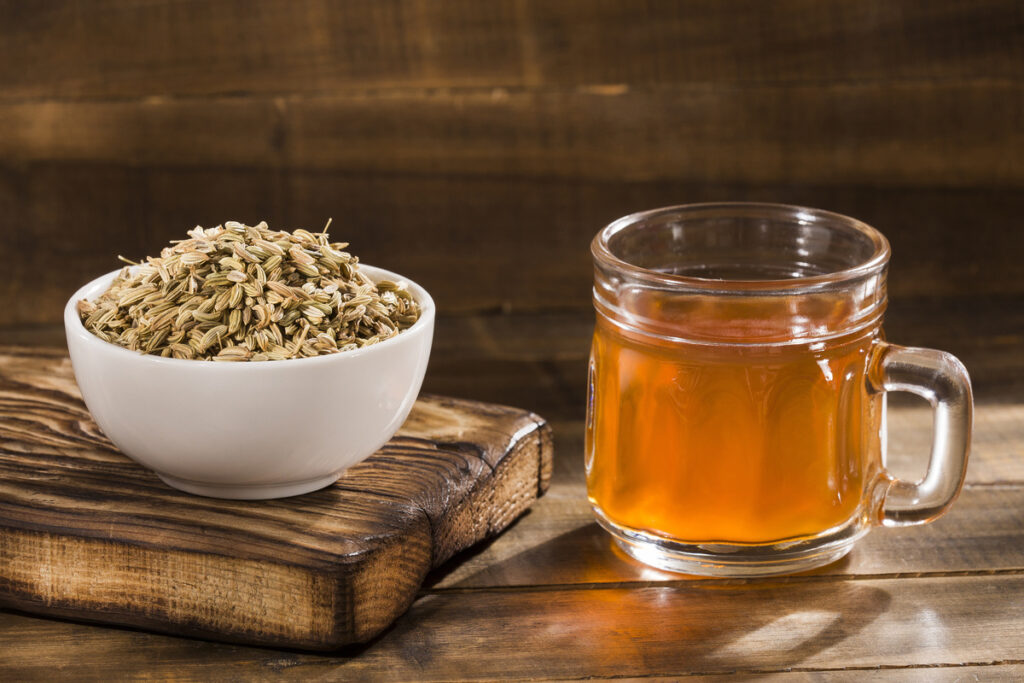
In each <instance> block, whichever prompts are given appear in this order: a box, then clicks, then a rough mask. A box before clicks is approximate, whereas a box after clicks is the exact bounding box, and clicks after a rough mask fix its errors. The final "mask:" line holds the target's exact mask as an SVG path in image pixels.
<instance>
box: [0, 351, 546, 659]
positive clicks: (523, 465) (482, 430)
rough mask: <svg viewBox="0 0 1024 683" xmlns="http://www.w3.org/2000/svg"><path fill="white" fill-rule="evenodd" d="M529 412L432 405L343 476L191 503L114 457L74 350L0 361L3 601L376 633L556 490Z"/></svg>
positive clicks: (261, 628) (139, 617) (154, 624)
mask: <svg viewBox="0 0 1024 683" xmlns="http://www.w3.org/2000/svg"><path fill="white" fill-rule="evenodd" d="M550 472H551V444H550V435H549V430H548V428H547V427H546V426H545V424H544V422H543V421H542V420H541V419H540V418H538V417H537V416H536V415H533V414H531V413H527V412H525V411H520V410H516V409H512V408H505V407H501V406H493V405H480V404H476V403H472V402H468V401H460V400H455V399H445V398H440V397H425V398H422V399H421V400H420V401H419V402H418V403H417V406H416V407H415V408H414V411H413V413H412V414H411V415H410V418H409V419H408V420H407V421H406V424H405V425H404V426H403V428H402V430H401V431H400V432H399V434H398V435H396V436H395V438H393V439H392V440H391V441H390V442H389V443H388V444H386V445H385V446H384V447H383V448H382V449H381V450H380V451H378V453H376V454H375V455H374V456H371V458H370V459H368V460H366V461H364V462H363V463H361V464H359V465H356V466H354V467H352V468H350V469H349V470H347V471H346V473H345V474H344V475H343V476H342V478H341V479H340V480H339V481H338V482H337V483H336V484H335V485H332V486H330V487H328V488H326V489H322V490H320V491H317V492H314V493H311V494H307V495H305V496H301V497H296V498H290V499H281V500H275V501H261V502H258V503H251V502H240V501H223V500H214V499H208V498H201V497H197V496H190V495H187V494H183V493H181V492H178V491H175V490H172V489H170V488H168V487H166V486H164V485H163V484H161V483H160V482H159V481H158V480H157V479H156V477H155V475H153V474H152V473H151V472H149V471H147V470H144V469H142V468H141V467H139V466H137V465H136V464H134V463H133V462H131V461H129V460H128V459H127V458H126V457H124V456H123V455H121V454H120V453H118V452H117V451H116V450H115V449H114V447H113V446H112V445H111V444H110V443H109V442H108V441H107V440H106V438H105V437H104V436H103V435H102V434H101V433H100V432H99V430H98V428H97V427H96V425H95V424H94V423H93V422H92V420H91V419H90V418H89V416H88V413H87V411H86V409H85V406H84V405H83V404H82V403H81V399H80V397H79V394H78V391H77V387H76V386H75V384H74V380H73V378H72V376H71V368H70V363H69V361H68V359H67V358H66V357H65V356H64V355H63V354H53V353H35V352H31V351H22V352H8V353H5V354H3V355H0V527H2V529H3V533H2V534H0V604H3V605H6V606H14V607H18V608H20V609H25V610H29V611H34V612H40V613H44V614H56V615H61V616H70V617H78V618H86V619H91V620H96V621H103V622H108V623H114V624H132V625H136V626H144V627H147V628H153V629H157V630H164V631H169V632H173V633H188V634H192V635H200V636H205V637H213V638H224V639H228V640H235V641H241V642H253V643H264V644H274V645H280V646H291V647H303V648H308V649H323V648H332V647H337V646H339V645H341V644H345V643H350V642H361V641H365V640H367V639H369V638H370V637H372V636H373V635H375V634H376V633H378V632H379V631H380V630H381V629H383V628H384V627H386V626H387V625H388V624H389V623H390V622H391V621H392V620H393V619H394V618H395V617H396V616H397V615H399V614H401V613H402V612H403V611H404V610H405V609H406V608H407V607H408V605H409V604H410V603H411V601H412V599H413V596H414V595H415V592H416V590H417V588H418V586H419V585H420V583H421V581H422V580H423V577H424V576H425V574H426V572H427V571H428V570H429V569H430V568H431V567H432V566H436V565H438V564H440V563H442V562H444V561H445V560H446V559H448V558H449V557H450V556H451V555H452V554H454V553H455V552H457V551H459V550H462V549H464V548H466V547H468V546H469V545H471V544H473V543H475V542H477V541H479V540H481V539H483V538H487V537H490V536H493V535H494V534H496V533H498V532H499V531H501V530H502V529H503V528H504V527H506V526H507V525H508V524H509V523H511V521H512V520H513V519H515V517H517V516H518V515H519V514H520V513H522V511H523V510H525V509H526V508H527V507H528V506H529V505H530V503H531V502H532V501H533V500H534V499H535V498H536V497H537V496H539V495H541V494H542V493H543V492H544V490H545V489H546V488H547V485H548V480H549V478H550Z"/></svg>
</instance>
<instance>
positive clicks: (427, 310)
mask: <svg viewBox="0 0 1024 683" xmlns="http://www.w3.org/2000/svg"><path fill="white" fill-rule="evenodd" d="M359 268H360V270H362V271H363V272H364V273H366V274H367V275H369V276H370V278H371V279H372V280H374V281H377V280H392V281H395V282H399V281H401V282H405V283H406V285H407V286H408V287H409V290H410V291H411V292H412V294H413V296H414V297H415V298H416V301H417V302H418V303H419V304H420V317H419V319H418V320H417V321H416V322H415V323H413V324H412V326H410V327H408V328H407V329H405V330H402V331H401V332H400V333H399V334H396V335H395V336H393V337H390V338H388V339H385V340H383V341H380V342H377V343H376V344H372V345H370V346H364V347H361V348H358V349H351V350H349V351H340V352H338V353H331V354H326V355H322V356H311V357H306V358H285V359H284V360H273V361H271V360H267V361H262V362H244V363H217V362H214V361H212V360H198V359H187V358H164V357H163V356H154V355H152V354H148V353H141V352H139V351H132V350H130V349H126V348H124V347H123V346H119V345H118V344H114V343H113V342H108V341H104V340H103V339H100V338H99V337H97V336H96V335H94V334H93V333H92V332H90V331H89V330H87V329H86V327H85V325H84V324H83V323H82V320H81V318H79V317H78V301H79V300H81V299H86V298H90V297H89V296H87V293H90V292H92V290H97V291H96V292H95V293H94V294H92V297H95V296H98V295H99V294H101V293H102V292H104V291H106V288H107V287H108V286H109V284H110V282H111V281H113V279H114V278H115V277H116V276H117V274H118V273H120V272H121V271H122V270H123V268H118V269H117V270H112V271H110V272H109V273H105V274H103V275H100V276H99V277H96V278H94V279H92V280H90V281H89V282H87V283H86V284H84V285H82V286H81V287H79V288H78V289H77V290H75V293H74V294H72V295H71V298H70V299H68V302H67V304H65V306H64V330H65V332H66V334H67V336H68V337H69V339H70V337H71V336H74V337H75V338H76V339H78V340H80V341H82V342H83V343H84V344H86V345H89V346H91V347H92V348H94V349H96V350H105V351H108V352H111V353H115V354H122V355H123V357H124V358H125V360H128V359H135V362H142V363H150V364H153V365H154V366H160V365H163V366H166V367H175V366H177V367H182V368H184V367H189V368H196V367H204V366H209V367H216V368H220V369H219V370H217V371H216V372H247V371H249V372H251V371H252V370H242V368H260V370H258V371H259V372H267V371H272V370H267V369H266V368H276V369H278V370H279V369H280V368H282V367H286V368H287V367H294V366H295V364H297V363H304V364H305V365H307V366H308V365H311V364H313V363H329V362H334V363H339V362H348V361H345V360H342V359H357V358H361V357H363V356H366V355H369V354H373V353H379V352H380V349H382V348H389V347H391V346H395V345H397V344H400V343H403V341H407V340H409V339H410V338H411V337H414V336H418V335H419V333H421V332H422V333H426V334H429V333H430V331H429V329H428V328H432V327H433V323H434V317H435V313H436V308H435V305H434V299H433V298H432V297H431V296H430V293H429V292H427V290H426V289H424V288H423V287H422V286H420V285H419V284H418V283H416V282H413V281H412V280H410V279H409V278H407V277H405V276H404V275H401V274H399V273H395V272H393V271H390V270H386V269H384V268H379V267H377V266H373V265H370V264H367V263H360V264H359ZM101 286H102V289H99V288H100V287H101Z"/></svg>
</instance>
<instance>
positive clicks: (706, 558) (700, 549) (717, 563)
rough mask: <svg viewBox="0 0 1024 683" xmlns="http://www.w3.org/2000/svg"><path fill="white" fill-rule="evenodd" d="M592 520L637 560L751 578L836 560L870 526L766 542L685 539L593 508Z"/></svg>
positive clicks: (858, 523)
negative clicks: (623, 522)
mask: <svg viewBox="0 0 1024 683" xmlns="http://www.w3.org/2000/svg"><path fill="white" fill-rule="evenodd" d="M594 515H595V516H596V517H597V521H598V523H599V524H600V525H601V526H602V527H603V528H604V529H605V530H606V531H608V532H609V533H610V534H611V535H612V538H613V539H614V540H615V543H616V544H617V545H618V546H619V547H620V548H622V550H623V551H624V552H625V553H626V554H627V555H629V556H630V557H632V558H633V559H635V560H637V561H638V562H642V563H643V564H646V565H649V566H651V567H654V568H656V569H661V570H664V571H669V572H678V573H681V574H696V575H698V576H715V577H720V578H723V577H724V578H728V577H742V578H757V577H765V576H778V575H780V574H793V573H796V572H802V571H807V570H809V569H815V568H817V567H822V566H824V565H827V564H831V563H832V562H835V561H836V560H839V559H840V558H842V557H843V556H844V555H846V554H847V553H848V552H850V549H851V548H853V545H854V544H855V543H856V542H857V540H858V539H859V538H860V537H861V536H863V535H864V534H866V533H867V532H868V531H869V530H870V526H869V525H868V524H866V523H864V522H863V521H862V520H860V519H853V520H850V521H849V522H848V523H846V524H845V525H843V526H841V527H837V528H833V529H829V530H828V531H827V532H824V533H823V534H821V535H819V536H816V537H813V538H810V539H802V540H799V541H791V542H787V543H776V544H770V545H745V544H731V543H714V544H710V543H709V544H690V543H683V542H679V541H674V540H670V539H667V538H663V537H661V536H656V535H654V534H649V533H646V532H643V531H638V530H636V529H629V528H626V527H622V526H619V525H618V524H615V523H614V522H612V521H611V520H609V519H608V518H607V517H605V516H604V514H603V513H602V512H601V511H600V510H599V509H597V508H594Z"/></svg>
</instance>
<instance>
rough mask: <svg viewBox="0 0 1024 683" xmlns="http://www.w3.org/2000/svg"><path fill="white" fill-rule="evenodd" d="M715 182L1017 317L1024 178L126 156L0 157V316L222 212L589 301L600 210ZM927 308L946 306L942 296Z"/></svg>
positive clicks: (469, 296) (467, 294) (937, 286)
mask: <svg viewBox="0 0 1024 683" xmlns="http://www.w3.org/2000/svg"><path fill="white" fill-rule="evenodd" d="M726 199H735V200H750V201H781V202H789V203H796V204H802V205H810V206H821V207H827V208H830V209H833V210H836V211H839V212H842V213H846V214H848V215H853V216H857V217H859V218H861V219H862V220H865V221H867V222H869V223H871V224H873V225H875V226H876V227H878V228H879V229H880V230H882V231H883V232H884V233H886V235H887V236H888V237H889V238H890V240H891V242H892V245H893V263H892V269H891V276H890V294H891V296H892V299H893V301H899V300H901V299H904V298H915V299H921V298H929V297H953V296H960V297H963V300H966V301H970V300H971V298H972V297H985V298H988V297H999V296H1001V297H1003V299H1004V301H1005V302H1006V305H1005V306H1004V309H1005V310H1006V311H1007V313H1005V314H1003V315H1006V316H1008V317H1007V318H1006V321H1005V324H1004V326H1003V328H1002V332H1003V333H1004V334H1009V333H1012V332H1013V329H1012V328H1011V327H1010V323H1011V321H1012V320H1015V319H1016V316H1015V314H1014V313H1013V311H1015V310H1020V308H1021V306H1020V301H1021V297H1022V296H1024V260H1022V259H1020V258H1018V254H1019V253H1020V245H1019V243H1018V240H1019V237H1018V235H1019V234H1020V233H1019V231H1015V230H1011V229H1008V228H1007V227H1006V226H1013V225H1017V224H1018V223H1019V220H1020V218H1019V217H1020V216H1022V215H1024V192H1021V191H1019V190H1018V189H1015V188H1004V189H998V188H985V189H963V190H955V191H954V190H943V189H935V188H932V189H928V188H898V189H896V188H888V189H885V188H876V187H871V186H863V187H844V188H834V187H822V186H792V185H790V186H783V185H772V186H740V185H713V184H711V185H702V184H697V185H691V184H684V183H674V182H663V183H662V182H658V183H638V184H633V183H613V182H609V183H583V182H576V181H571V180H565V181H558V180H554V179H553V180H541V179H535V180H525V179H513V178H508V179H497V178H492V179H481V178H475V177H462V176H460V177H409V176H364V175H359V174H345V173H319V172H316V173H314V172H304V173H298V172H295V173H287V174H284V175H280V174H279V173H278V172H277V171H273V170H266V171H258V170H230V169H223V170H216V169H203V170H190V169H164V170H140V171H137V172H135V171H129V170H127V169H124V168H122V167H113V166H95V165H89V164H77V165H71V166H68V165H52V164H43V165H38V166H37V165H29V166H28V167H26V168H25V169H21V170H17V171H10V172H8V173H5V172H3V171H0V209H2V210H4V211H5V212H6V213H4V214H0V216H2V218H0V222H3V225H5V226H6V227H3V229H0V255H3V258H5V259H6V261H7V263H8V271H7V273H8V277H6V278H3V279H0V296H3V297H4V298H5V300H7V301H9V302H10V303H9V304H8V305H6V306H4V307H3V309H2V310H0V325H5V326H12V325H25V324H41V323H59V322H60V320H61V317H60V316H61V311H62V310H63V305H64V303H65V302H66V300H67V297H69V296H70V295H71V294H72V293H73V292H74V291H75V289H77V288H78V287H79V286H81V285H82V284H84V283H85V282H88V281H89V280H90V279H92V278H93V277H96V276H97V275H99V274H102V273H104V272H108V271H109V270H113V269H115V268H117V267H119V265H120V264H119V263H118V262H117V261H116V255H117V254H124V255H125V256H129V257H131V258H138V257H141V256H144V255H146V254H153V253H157V252H158V251H159V249H160V248H161V247H163V246H165V245H166V243H167V242H168V241H169V240H170V239H175V238H177V237H178V236H180V235H182V234H184V231H185V230H187V229H189V228H191V227H192V226H193V225H195V224H197V223H199V224H203V225H216V224H218V223H220V222H222V221H224V220H227V219H229V218H231V217H235V218H241V219H242V220H247V221H252V222H255V221H258V220H261V219H266V220H268V221H269V222H270V224H271V225H272V226H287V227H301V226H306V227H316V228H319V227H321V226H322V225H323V223H324V222H325V220H326V217H328V216H333V217H334V223H333V224H332V226H333V227H332V233H333V234H335V235H337V236H338V237H339V238H341V239H345V240H346V241H349V242H351V244H352V247H351V248H352V250H353V253H356V254H358V255H359V256H360V257H361V259H362V260H363V261H364V262H366V263H370V264H374V265H382V266H386V267H388V268H389V269H393V270H395V271H397V272H400V273H402V274H403V275H406V276H407V277H409V278H411V279H413V280H415V281H416V282H419V283H420V284H422V285H423V286H424V287H426V288H427V289H428V291H430V292H431V294H432V295H433V296H434V299H435V300H436V301H437V303H438V306H439V309H440V311H441V312H442V313H463V312H481V311H490V312H494V311H502V310H504V311H522V312H529V311H538V310H539V311H564V310H566V309H576V310H587V311H589V310H590V307H591V306H590V286H591V282H592V279H593V274H592V264H591V260H590V255H589V251H588V245H589V242H590V240H591V238H592V237H593V235H594V234H595V233H596V232H597V231H598V230H599V229H600V228H601V227H603V226H604V225H605V224H606V223H607V222H609V221H611V220H614V219H615V218H617V217H619V216H622V215H625V214H627V213H630V212H632V211H636V210H640V209H644V208H650V207H654V206H665V205H669V204H675V203H679V202H691V201H692V202H696V201H714V200H726ZM4 221H9V222H4ZM15 226H17V227H15ZM967 226H969V228H968V227H967ZM8 228H9V229H8ZM456 273H457V276H456V275H455V274H456ZM28 281H32V282H34V283H35V284H34V285H33V287H32V288H31V289H30V290H27V289H25V287H24V286H23V285H22V283H24V282H28ZM965 308H966V309H969V308H970V304H968V305H967V306H965ZM993 308H994V307H993ZM937 312H938V313H939V314H942V315H946V316H947V323H948V324H953V323H952V321H951V317H952V316H950V313H951V311H941V310H939V311H937ZM993 320H994V321H995V322H996V323H999V322H1000V320H1002V319H1001V318H998V317H997V318H994V319H993ZM1017 331H1018V332H1019V328H1018V330H1017Z"/></svg>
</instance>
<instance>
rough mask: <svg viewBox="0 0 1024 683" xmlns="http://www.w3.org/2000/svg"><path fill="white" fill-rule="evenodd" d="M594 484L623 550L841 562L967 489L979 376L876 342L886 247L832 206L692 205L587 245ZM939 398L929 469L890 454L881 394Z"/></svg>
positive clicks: (771, 563)
mask: <svg viewBox="0 0 1024 683" xmlns="http://www.w3.org/2000/svg"><path fill="white" fill-rule="evenodd" d="M591 251H592V253H593V257H594V307H595V309H596V311H597V322H596V326H595V331H594V340H593V349H592V353H591V360H590V378H589V391H588V401H587V402H588V405H587V425H586V446H585V449H586V451H585V456H586V473H587V492H588V497H589V499H590V502H591V505H592V507H593V509H594V512H595V514H596V516H597V519H598V521H599V523H600V524H601V525H602V526H603V527H604V528H605V529H607V530H608V531H609V532H610V533H611V534H612V536H613V537H614V538H615V540H616V541H617V543H618V544H619V545H620V546H621V547H622V548H623V549H624V550H625V551H626V552H627V553H628V554H629V555H631V556H632V557H634V558H636V559H637V560H640V561H641V562H644V563H646V564H649V565H652V566H655V567H658V568H661V569H667V570H670V571H678V572H685V573H690V574H704V575H712V576H766V575H771V574H783V573H789V572H796V571H802V570H805V569H810V568H812V567H817V566H820V565H824V564H827V563H829V562H833V561H835V560H837V559H839V558H840V557H842V556H843V555H845V554H846V553H847V552H849V550H850V548H851V547H852V546H853V544H854V543H855V542H856V540H857V539H858V538H860V537H861V536H863V535H864V534H865V533H867V532H868V530H869V529H870V528H871V527H872V526H874V525H876V524H882V525H885V526H904V525H911V524H920V523H924V522H929V521H931V520H933V519H935V518H936V517H938V516H939V515H941V514H942V513H943V512H945V511H946V509H948V508H949V506H950V505H951V504H952V502H953V501H954V499H955V498H956V497H957V494H958V493H959V492H960V488H961V486H962V485H963V480H964V474H965V471H966V468H967V456H968V449H969V445H970V436H971V422H972V399H971V386H970V379H969V378H968V376H967V372H966V370H965V369H964V367H963V365H962V364H961V363H960V361H958V360H957V359H956V358H954V357H953V356H951V355H950V354H948V353H944V352H942V351H933V350H930V349H917V348H906V347H901V346H896V345H894V344H889V343H888V342H886V341H884V334H883V332H882V314H883V312H884V311H885V307H886V269H887V266H888V263H889V244H888V242H887V241H886V239H885V237H883V236H882V234H881V233H879V232H878V231H877V230H875V229H874V228H872V227H870V226H868V225H866V224H864V223H862V222H860V221H857V220H855V219H853V218H848V217H846V216H842V215H839V214H835V213H830V212H827V211H820V210H816V209H807V208H802V207H796V206H785V205H778V204H748V203H721V204H695V205H690V206H677V207H670V208H664V209H656V210H654V211H647V212H644V213H637V214H633V215H631V216H626V217H625V218H621V219H619V220H617V221H615V222H614V223H612V224H611V225H609V226H607V227H606V228H604V229H603V230H602V231H601V232H600V233H598V235H597V236H596V237H595V238H594V241H593V243H592V245H591ZM888 391H909V392H911V393H914V394H918V395H919V396H923V397H924V398H926V399H928V400H929V401H930V402H931V404H932V406H933V409H934V414H935V420H934V441H933V444H932V452H931V459H930V460H929V463H928V470H927V474H926V475H925V477H924V478H923V479H922V480H920V481H919V482H908V481H903V480H900V479H897V478H894V477H893V476H892V475H890V474H889V473H888V472H887V471H886V469H885V464H884V463H885V438H886V435H885V394H886V392H888Z"/></svg>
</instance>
